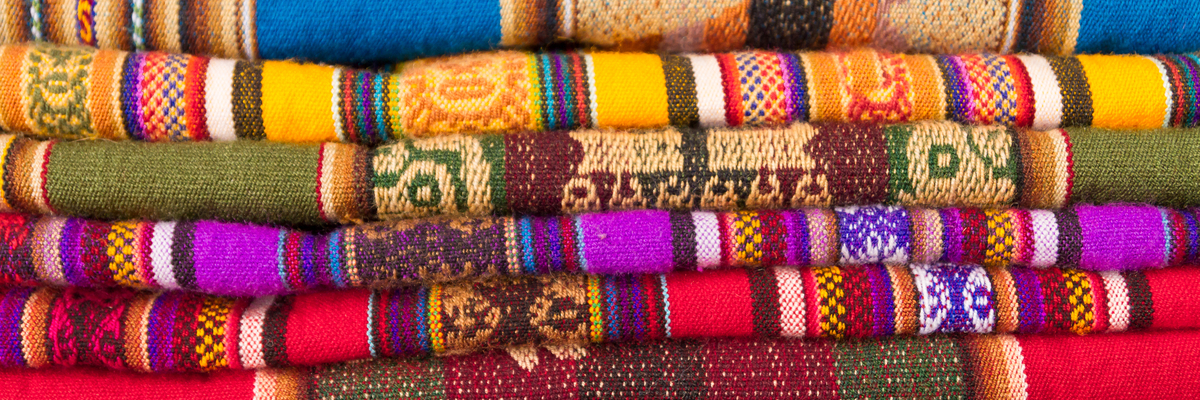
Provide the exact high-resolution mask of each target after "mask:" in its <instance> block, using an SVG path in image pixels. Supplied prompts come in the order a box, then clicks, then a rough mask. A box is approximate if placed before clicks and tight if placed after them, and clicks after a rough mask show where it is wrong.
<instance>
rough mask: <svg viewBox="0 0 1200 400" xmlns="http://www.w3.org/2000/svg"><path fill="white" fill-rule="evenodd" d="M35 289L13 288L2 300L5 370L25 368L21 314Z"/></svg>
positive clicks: (0, 352)
mask: <svg viewBox="0 0 1200 400" xmlns="http://www.w3.org/2000/svg"><path fill="white" fill-rule="evenodd" d="M34 290H35V289H34V288H26V287H20V288H11V289H8V290H6V291H5V292H4V297H3V298H0V321H4V326H2V327H0V366H2V367H5V368H15V367H24V366H26V365H25V355H24V352H22V350H21V314H22V312H23V311H24V310H25V303H26V302H27V301H29V296H30V295H32V294H33V291H34Z"/></svg>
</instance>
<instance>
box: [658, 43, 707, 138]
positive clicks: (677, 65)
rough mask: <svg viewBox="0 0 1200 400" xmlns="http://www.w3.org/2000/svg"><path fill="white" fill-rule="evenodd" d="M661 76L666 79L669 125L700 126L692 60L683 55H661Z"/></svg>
mask: <svg viewBox="0 0 1200 400" xmlns="http://www.w3.org/2000/svg"><path fill="white" fill-rule="evenodd" d="M661 58H662V65H663V76H664V77H666V79H667V115H668V116H669V117H670V119H671V125H674V126H687V127H698V126H700V109H699V108H697V106H696V76H695V75H694V74H693V72H692V60H691V59H689V58H687V57H683V56H661Z"/></svg>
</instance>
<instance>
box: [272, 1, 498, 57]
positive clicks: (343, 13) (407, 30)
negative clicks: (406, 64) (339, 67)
mask: <svg viewBox="0 0 1200 400" xmlns="http://www.w3.org/2000/svg"><path fill="white" fill-rule="evenodd" d="M256 22H257V25H258V26H257V28H258V46H259V55H260V56H261V57H262V58H264V59H285V58H298V59H301V60H319V61H323V62H331V63H341V64H375V63H385V62H391V61H395V60H402V59H410V58H417V57H422V56H430V55H439V54H453V53H460V52H464V51H472V50H480V49H490V48H494V47H497V46H498V45H499V43H500V2H499V1H497V0H345V1H341V0H268V1H259V2H258V9H257V16H256Z"/></svg>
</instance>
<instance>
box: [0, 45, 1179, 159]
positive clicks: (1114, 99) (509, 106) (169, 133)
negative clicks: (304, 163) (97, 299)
mask: <svg viewBox="0 0 1200 400" xmlns="http://www.w3.org/2000/svg"><path fill="white" fill-rule="evenodd" d="M1198 69H1200V58H1197V56H1196V55H1157V56H1118V55H1081V56H1077V57H1043V56H1036V55H1021V56H998V55H992V54H963V55H940V56H933V55H921V54H911V55H909V54H892V53H887V52H882V51H875V50H866V49H862V50H843V51H836V52H812V53H776V52H767V51H747V52H738V53H712V54H698V55H687V56H672V55H661V56H660V55H655V54H646V53H608V52H565V53H522V52H512V51H500V52H486V53H472V54H467V55H461V56H453V57H444V58H433V59H421V60H417V61H413V62H410V63H405V64H402V65H400V66H398V67H397V68H396V70H395V71H394V72H380V71H375V70H358V69H350V68H339V67H332V66H324V65H315V64H300V63H296V62H288V61H234V60H227V59H209V58H205V57H199V56H187V55H179V54H167V53H154V52H150V53H124V52H117V51H97V50H94V49H87V48H73V47H54V46H49V45H44V44H37V45H11V46H3V47H0V128H3V129H5V130H8V131H13V132H28V133H34V134H38V135H42V136H55V137H63V138H108V139H133V140H146V141H180V140H199V141H202V140H218V141H225V140H236V139H266V140H272V141H290V142H316V141H345V142H355V143H362V144H375V143H381V142H387V141H390V140H394V139H397V138H404V137H414V136H431V135H442V134H453V133H481V132H482V133H516V132H527V131H550V130H571V129H584V128H616V129H631V128H662V127H665V126H675V127H679V128H687V127H704V128H720V127H726V126H730V127H736V126H781V125H786V124H787V123H789V122H801V121H811V122H855V123H868V122H869V123H899V122H913V121H925V120H947V121H957V122H960V123H966V124H978V125H1009V126H1017V127H1032V128H1034V129H1038V130H1048V129H1054V128H1059V127H1071V126H1095V127H1100V128H1114V129H1151V128H1161V127H1194V126H1197V125H1198V124H1200V112H1198V110H1200V102H1197V100H1196V99H1198V98H1200V89H1198V88H1200V85H1197V84H1196V81H1195V78H1194V76H1193V75H1194V71H1196V70H1198Z"/></svg>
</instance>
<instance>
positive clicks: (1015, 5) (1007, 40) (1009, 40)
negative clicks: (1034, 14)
mask: <svg viewBox="0 0 1200 400" xmlns="http://www.w3.org/2000/svg"><path fill="white" fill-rule="evenodd" d="M1022 4H1024V2H1022V1H1010V2H1008V23H1007V24H1005V25H1004V43H1003V44H1001V45H1000V54H1009V53H1012V48H1013V43H1015V42H1016V38H1017V20H1018V19H1020V18H1021V5H1022Z"/></svg>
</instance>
